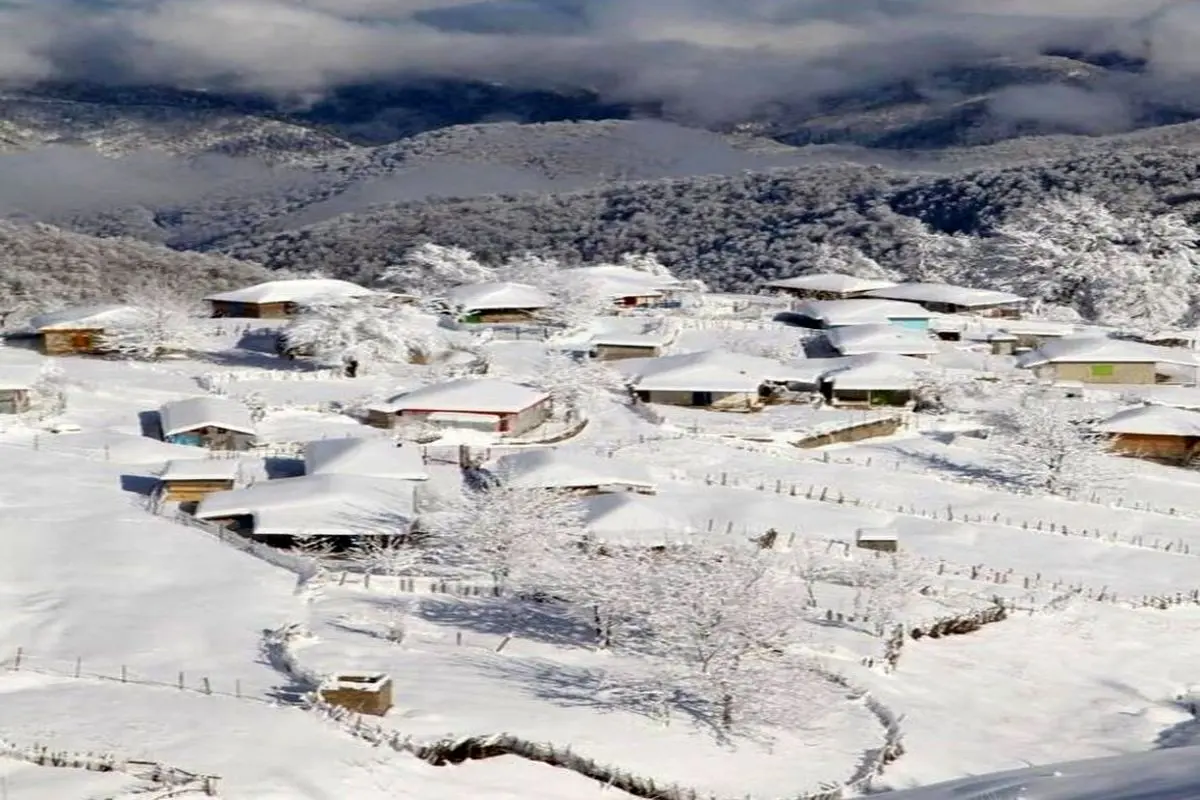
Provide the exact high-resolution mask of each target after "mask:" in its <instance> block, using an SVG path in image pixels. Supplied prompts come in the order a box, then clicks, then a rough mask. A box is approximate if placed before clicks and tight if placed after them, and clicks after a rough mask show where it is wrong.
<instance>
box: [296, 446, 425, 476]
mask: <svg viewBox="0 0 1200 800" xmlns="http://www.w3.org/2000/svg"><path fill="white" fill-rule="evenodd" d="M304 471H305V473H306V474H308V475H361V476H364V477H368V478H391V479H393V480H402V481H423V480H427V479H428V478H429V471H428V470H427V469H426V468H425V463H424V459H422V458H421V451H420V450H418V449H417V448H416V447H413V446H406V447H397V446H396V443H395V442H393V441H392V440H391V439H378V438H373V439H363V438H359V437H356V436H346V437H342V438H335V439H317V440H315V441H312V442H308V443H307V444H305V445H304Z"/></svg>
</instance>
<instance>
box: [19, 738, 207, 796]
mask: <svg viewBox="0 0 1200 800" xmlns="http://www.w3.org/2000/svg"><path fill="white" fill-rule="evenodd" d="M0 758H8V759H12V760H15V761H23V762H25V763H27V764H34V765H36V766H39V767H55V768H60V769H79V770H86V771H88V772H116V773H121V774H124V775H128V776H130V777H132V778H136V779H137V780H140V781H142V782H143V783H145V784H148V785H147V786H145V787H144V788H142V789H139V790H137V791H138V795H139V796H140V797H144V798H145V800H165V799H166V798H168V797H179V796H181V795H184V794H192V793H197V792H198V793H201V794H204V795H205V796H208V797H215V796H216V795H217V785H218V782H219V781H220V777H218V776H216V775H202V774H199V773H195V772H189V771H188V770H185V769H180V768H179V767H172V766H169V765H167V764H163V763H161V762H158V761H139V760H135V759H127V758H120V757H118V756H116V755H113V754H112V753H92V752H86V753H85V752H78V751H76V752H72V751H67V750H52V749H50V747H48V746H46V745H41V744H35V745H32V746H22V745H19V744H17V743H16V742H11V741H8V740H6V739H0ZM5 797H7V794H5Z"/></svg>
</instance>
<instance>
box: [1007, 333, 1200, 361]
mask: <svg viewBox="0 0 1200 800" xmlns="http://www.w3.org/2000/svg"><path fill="white" fill-rule="evenodd" d="M1095 363H1113V364H1182V365H1185V366H1197V365H1200V358H1198V356H1197V354H1196V353H1194V352H1192V351H1190V350H1183V349H1180V348H1176V347H1158V346H1155V345H1150V344H1142V343H1141V342H1134V341H1130V340H1127V339H1112V338H1109V337H1107V336H1103V335H1096V334H1087V335H1080V336H1067V337H1063V338H1061V339H1055V340H1053V341H1049V342H1046V343H1044V344H1042V345H1041V346H1040V347H1038V348H1037V349H1036V350H1031V351H1029V352H1028V353H1025V354H1024V355H1022V356H1020V357H1019V358H1018V359H1017V366H1019V367H1037V366H1041V365H1042V364H1095Z"/></svg>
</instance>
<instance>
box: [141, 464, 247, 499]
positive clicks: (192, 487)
mask: <svg viewBox="0 0 1200 800" xmlns="http://www.w3.org/2000/svg"><path fill="white" fill-rule="evenodd" d="M240 473H241V462H239V461H238V460H237V459H235V458H188V459H173V460H171V461H168V462H167V463H166V466H165V467H163V470H162V472H160V473H159V474H158V482H159V490H160V492H161V496H162V498H163V499H164V500H168V501H172V502H178V503H196V502H199V501H200V500H202V499H203V498H205V497H207V496H208V495H210V494H212V493H213V492H225V491H229V490H230V489H233V488H234V487H235V486H236V485H237V482H238V477H239V475H240Z"/></svg>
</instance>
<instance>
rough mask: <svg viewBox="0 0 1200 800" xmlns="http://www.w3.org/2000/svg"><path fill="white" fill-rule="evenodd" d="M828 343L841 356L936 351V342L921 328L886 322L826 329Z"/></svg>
mask: <svg viewBox="0 0 1200 800" xmlns="http://www.w3.org/2000/svg"><path fill="white" fill-rule="evenodd" d="M825 339H826V340H827V341H828V342H829V345H830V346H831V347H832V348H833V349H834V350H836V351H838V352H839V353H841V354H842V355H844V356H857V355H864V354H866V353H893V354H895V355H902V356H911V355H933V354H935V353H937V352H938V346H937V342H935V341H934V340H933V339H931V338H929V336H928V335H927V334H925V333H923V332H922V331H913V330H909V329H907V328H901V327H899V326H897V325H889V324H887V323H884V324H879V323H873V324H870V325H849V326H846V327H844V328H833V329H832V330H827V331H825Z"/></svg>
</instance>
